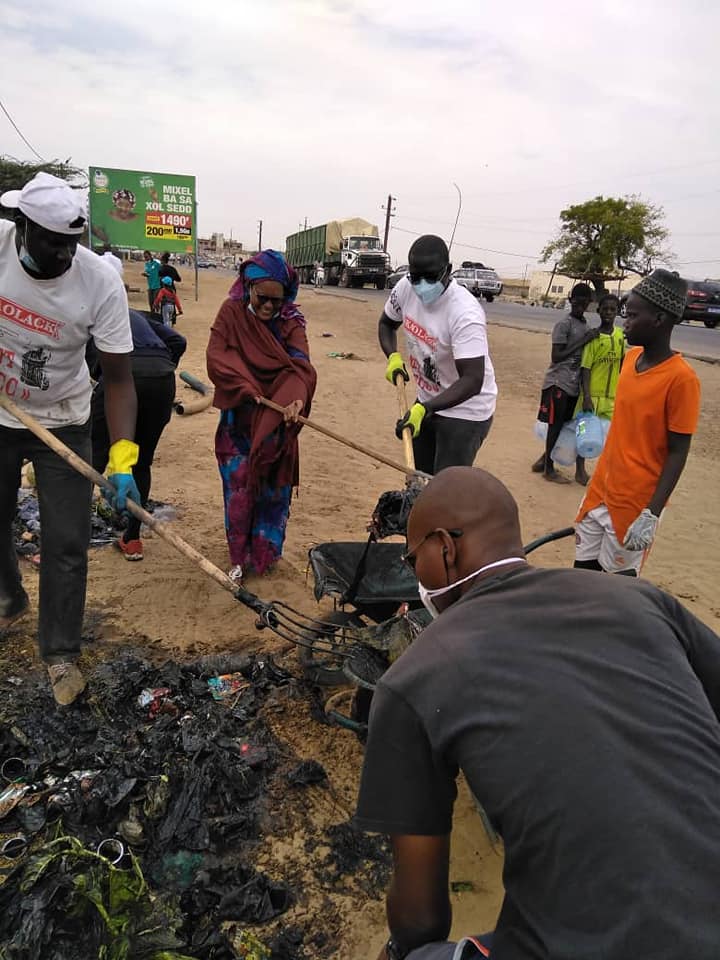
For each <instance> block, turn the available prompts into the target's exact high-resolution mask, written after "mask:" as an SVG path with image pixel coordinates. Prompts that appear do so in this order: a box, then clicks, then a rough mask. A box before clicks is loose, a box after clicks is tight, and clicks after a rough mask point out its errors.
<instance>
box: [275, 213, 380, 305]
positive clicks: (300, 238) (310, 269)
mask: <svg viewBox="0 0 720 960" xmlns="http://www.w3.org/2000/svg"><path fill="white" fill-rule="evenodd" d="M285 256H286V257H287V259H288V262H289V263H290V264H292V266H293V267H295V269H296V270H297V271H298V274H299V276H300V283H310V282H311V281H312V278H313V276H314V274H315V264H316V263H322V265H323V267H324V268H325V283H326V284H328V285H330V286H335V287H336V286H338V285H340V286H341V287H362V286H363V285H364V284H366V283H372V284H374V286H376V287H377V288H378V290H384V289H385V283H386V282H387V278H388V275H389V274H390V255H389V254H387V253H386V252H385V251H384V250H383V246H382V243H381V241H380V239H379V235H378V228H377V227H376V226H375V225H374V224H372V223H368V221H367V220H361V219H360V218H355V219H353V220H331V221H330V222H329V223H323V224H321V225H320V226H319V227H310V229H309V230H300V231H299V232H298V233H293V234H291V235H290V236H289V237H288V238H287V240H286V242H285Z"/></svg>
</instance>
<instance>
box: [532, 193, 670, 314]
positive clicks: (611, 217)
mask: <svg viewBox="0 0 720 960" xmlns="http://www.w3.org/2000/svg"><path fill="white" fill-rule="evenodd" d="M664 217H665V214H664V211H663V209H662V207H657V206H654V205H653V204H651V203H647V202H646V201H644V200H642V199H641V198H640V197H635V196H630V197H602V196H600V197H595V198H594V199H593V200H587V201H586V202H585V203H578V204H575V205H574V206H572V207H568V208H567V209H566V210H563V211H561V213H560V231H559V234H558V236H557V237H556V238H555V240H552V241H551V242H550V243H548V245H547V246H546V247H545V249H544V250H543V252H542V255H541V259H542V261H543V263H547V261H548V260H555V261H556V267H557V270H558V272H559V273H564V274H565V275H566V276H569V277H574V278H577V279H578V280H587V281H588V282H590V283H592V285H593V287H594V288H595V292H596V295H597V297H598V299H599V298H600V297H601V296H602V295H603V294H604V293H605V292H606V288H605V282H606V281H607V280H620V279H622V278H623V277H624V276H625V275H626V274H627V273H639V274H640V275H641V276H647V274H649V273H651V272H652V270H653V264H654V262H655V261H656V260H658V259H663V260H667V259H668V258H669V257H670V254H669V253H668V251H667V250H666V249H665V243H666V241H667V238H668V231H667V230H666V228H665V225H664V222H663V221H664Z"/></svg>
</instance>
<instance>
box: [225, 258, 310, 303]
mask: <svg viewBox="0 0 720 960" xmlns="http://www.w3.org/2000/svg"><path fill="white" fill-rule="evenodd" d="M258 280H275V281H276V282H277V283H281V284H282V287H283V293H284V297H285V303H286V304H289V303H292V302H293V300H294V299H295V297H296V296H297V292H298V277H297V273H295V270H294V269H293V267H291V266H290V264H289V263H288V262H287V260H286V259H285V257H284V256H283V255H282V254H281V253H278V251H277V250H261V251H260V253H258V254H256V256H254V257H251V258H250V259H249V260H246V261H245V262H244V263H242V264H241V265H240V272H239V276H238V278H237V280H236V281H235V283H234V284H233V285H232V287H231V288H230V294H229V296H230V299H231V300H244V301H245V302H246V303H247V301H248V300H249V299H250V285H251V284H253V283H257V281H258Z"/></svg>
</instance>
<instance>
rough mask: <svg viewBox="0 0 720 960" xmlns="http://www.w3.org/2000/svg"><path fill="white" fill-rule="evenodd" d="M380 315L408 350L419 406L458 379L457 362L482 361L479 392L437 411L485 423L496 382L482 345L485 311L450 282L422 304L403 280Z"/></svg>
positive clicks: (491, 409) (484, 341)
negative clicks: (395, 325) (394, 324)
mask: <svg viewBox="0 0 720 960" xmlns="http://www.w3.org/2000/svg"><path fill="white" fill-rule="evenodd" d="M385 313H386V314H387V315H388V317H390V318H391V319H392V320H397V321H399V322H401V323H402V325H403V330H404V331H405V342H406V343H407V348H408V351H409V359H408V367H409V368H410V371H411V373H412V375H413V377H414V378H415V382H416V384H417V397H418V400H419V401H420V402H421V403H422V402H423V401H424V400H432V399H434V398H435V397H437V395H438V394H439V393H442V391H443V390H447V388H448V387H450V386H452V384H453V383H455V382H456V381H457V380H458V379H459V377H458V372H457V367H456V366H455V361H456V360H469V359H471V358H473V357H485V379H484V380H483V385H482V390H481V391H480V393H478V394H476V395H475V396H474V397H470V399H469V400H465V401H464V402H463V403H459V404H458V405H457V406H456V407H449V408H448V409H447V410H439V411H438V416H440V417H456V418H457V419H460V420H488V419H489V418H490V417H491V416H492V415H493V414H494V413H495V400H496V398H497V384H496V383H495V371H494V370H493V365H492V360H491V359H490V351H489V349H488V341H487V322H486V320H485V311H484V310H483V308H482V307H481V306H480V304H479V303H478V302H477V300H476V299H475V297H474V296H473V295H472V294H471V293H470V291H469V290H466V289H465V287H462V286H460V284H459V283H456V282H455V280H451V281H450V285H449V286H448V288H447V290H446V291H445V293H443V294H442V296H441V297H438V299H437V300H436V301H435V302H434V303H431V304H430V305H429V306H426V305H425V304H424V303H423V302H422V300H420V298H419V297H418V296H417V294H416V293H415V291H414V290H413V288H412V284H411V283H410V281H409V280H408V278H407V277H403V279H402V280H400V281H399V282H398V283H397V284H396V286H395V287H393V289H392V292H391V294H390V296H389V297H388V300H387V303H386V304H385Z"/></svg>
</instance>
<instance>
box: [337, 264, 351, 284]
mask: <svg viewBox="0 0 720 960" xmlns="http://www.w3.org/2000/svg"><path fill="white" fill-rule="evenodd" d="M339 285H340V286H341V287H345V288H346V289H347V288H348V287H349V286H351V282H350V271H349V270H348V268H347V267H345V268H344V270H343V272H342V273H341V274H340V284H339Z"/></svg>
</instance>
